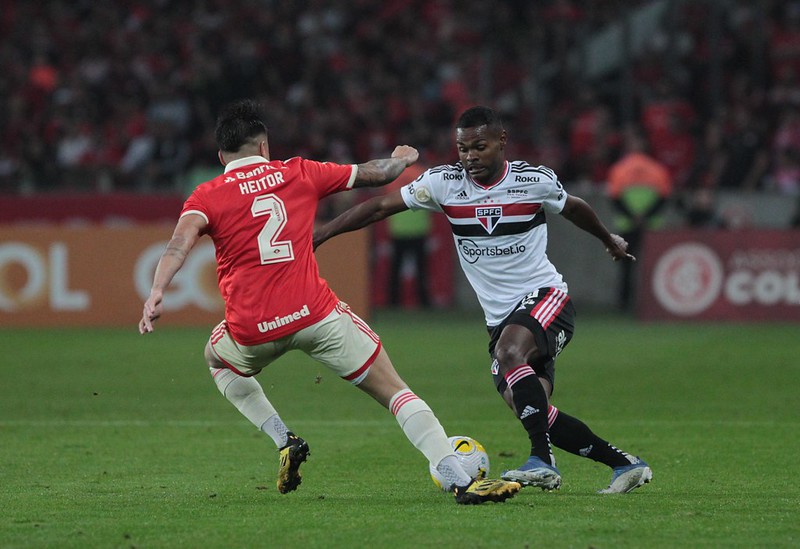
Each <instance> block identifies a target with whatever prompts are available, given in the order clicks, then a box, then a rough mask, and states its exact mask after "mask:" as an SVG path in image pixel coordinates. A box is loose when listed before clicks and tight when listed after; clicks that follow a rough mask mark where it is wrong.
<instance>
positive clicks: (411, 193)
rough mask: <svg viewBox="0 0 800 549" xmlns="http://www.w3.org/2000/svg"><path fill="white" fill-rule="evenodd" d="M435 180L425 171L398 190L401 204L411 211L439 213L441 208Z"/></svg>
mask: <svg viewBox="0 0 800 549" xmlns="http://www.w3.org/2000/svg"><path fill="white" fill-rule="evenodd" d="M437 190H438V189H437V186H436V179H434V177H432V176H431V174H430V173H429V172H428V171H426V172H425V173H423V174H422V175H420V176H419V177H418V178H416V179H415V180H414V181H412V182H411V183H409V184H408V185H405V186H404V187H401V188H400V195H401V196H402V197H403V202H405V203H406V206H408V208H409V209H411V210H431V211H433V212H441V211H442V206H441V205H440V199H439V197H438V196H437V194H436V193H437Z"/></svg>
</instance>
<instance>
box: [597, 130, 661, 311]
mask: <svg viewBox="0 0 800 549" xmlns="http://www.w3.org/2000/svg"><path fill="white" fill-rule="evenodd" d="M671 193H672V178H671V177H670V174H669V170H668V169H667V167H666V166H665V165H664V164H662V163H660V162H659V161H658V160H656V159H655V158H653V157H652V156H651V155H650V154H648V152H647V143H646V140H645V137H644V135H643V134H642V132H641V131H640V130H639V128H634V127H629V128H627V129H626V131H625V152H624V154H623V156H622V158H620V159H619V160H618V161H617V162H615V163H614V164H613V165H612V166H611V169H610V170H609V173H608V195H609V197H610V198H611V200H612V201H613V204H614V207H615V209H616V212H617V216H616V219H615V225H616V231H617V232H618V233H619V234H620V236H622V237H623V238H624V239H625V240H627V241H628V252H629V253H630V254H632V255H634V256H636V255H637V254H638V253H639V252H640V250H641V241H642V236H643V235H644V233H645V231H648V230H652V229H657V228H659V227H660V226H661V225H662V224H663V217H662V216H661V214H662V210H663V208H664V206H665V205H666V200H667V198H668V197H669V196H670V194H671ZM634 265H635V263H634V262H632V261H623V262H621V266H622V280H621V283H620V289H619V305H620V309H622V310H628V309H629V308H630V307H631V305H632V299H633V296H634V290H635V289H634V287H633V285H634Z"/></svg>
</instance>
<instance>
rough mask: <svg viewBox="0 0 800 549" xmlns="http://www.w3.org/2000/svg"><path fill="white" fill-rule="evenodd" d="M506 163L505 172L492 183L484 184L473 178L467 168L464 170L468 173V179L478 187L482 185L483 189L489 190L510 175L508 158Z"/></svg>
mask: <svg viewBox="0 0 800 549" xmlns="http://www.w3.org/2000/svg"><path fill="white" fill-rule="evenodd" d="M504 164H505V167H504V169H503V173H502V174H501V175H500V177H498V178H497V180H496V181H494V182H493V183H490V184H488V185H484V184H483V183H478V182H477V181H475V180H474V179H472V176H470V175H469V173H468V172H467V171H466V170H464V173H465V174H466V176H467V179H469V180H470V181H471V182H472V184H473V185H476V186H478V187H480V188H481V189H484V190H489V189H491V188H492V187H495V186H497V185H499V184H500V183H501V182H502V181H503V179H505V178H506V176H507V175H508V170H509V164H508V160H506V161H505V162H504Z"/></svg>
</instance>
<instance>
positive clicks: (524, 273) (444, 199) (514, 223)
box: [401, 161, 567, 326]
mask: <svg viewBox="0 0 800 549" xmlns="http://www.w3.org/2000/svg"><path fill="white" fill-rule="evenodd" d="M401 193H402V196H403V200H404V201H405V203H406V205H407V206H408V207H409V208H411V209H412V210H415V209H426V210H432V211H438V212H443V213H444V214H445V215H446V216H447V220H448V221H449V222H450V228H451V230H452V231H453V240H454V242H455V245H456V250H457V251H458V259H459V261H460V262H461V268H462V269H463V270H464V274H465V275H466V277H467V280H468V281H469V283H470V284H471V285H472V288H473V290H475V293H476V294H477V296H478V301H479V302H480V304H481V307H483V311H484V314H485V316H486V324H487V325H488V326H496V325H497V324H499V323H500V322H502V321H503V319H504V318H505V317H506V316H508V315H509V313H511V311H512V310H513V309H514V306H515V305H516V304H517V303H519V301H520V300H521V299H522V298H523V297H524V296H525V295H526V294H527V293H529V292H531V291H533V290H536V289H538V288H543V287H549V286H552V287H555V288H559V289H561V290H563V291H565V292H566V291H567V285H566V283H565V282H564V280H563V278H562V277H561V274H559V272H558V271H557V270H556V268H555V267H554V266H553V264H552V263H551V262H550V260H549V259H548V258H547V223H546V218H545V212H548V213H559V212H561V210H562V209H563V208H564V203H565V202H566V200H567V193H566V191H565V190H564V187H563V186H562V185H561V183H560V182H559V181H558V177H557V176H556V174H555V173H554V172H553V170H551V169H550V168H547V167H544V166H532V165H530V164H528V163H527V162H523V161H512V162H506V165H505V170H504V172H503V174H502V175H501V176H500V178H499V179H498V180H497V181H496V182H495V183H493V184H492V185H489V186H484V185H481V184H479V183H477V182H475V181H474V180H472V178H471V177H470V176H469V174H467V172H466V171H465V170H464V168H463V167H462V165H461V164H460V163H456V164H452V165H443V166H437V167H435V168H431V169H429V170H427V171H426V172H425V173H423V174H422V175H421V176H419V177H418V178H417V179H416V180H415V181H413V182H412V183H410V184H408V185H406V186H405V187H403V188H402V189H401Z"/></svg>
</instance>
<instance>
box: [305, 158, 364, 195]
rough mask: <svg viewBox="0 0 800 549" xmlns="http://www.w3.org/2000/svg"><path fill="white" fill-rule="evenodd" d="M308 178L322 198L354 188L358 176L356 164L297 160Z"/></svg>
mask: <svg viewBox="0 0 800 549" xmlns="http://www.w3.org/2000/svg"><path fill="white" fill-rule="evenodd" d="M297 161H299V162H300V163H301V168H302V170H303V173H304V174H305V176H306V178H307V179H308V180H309V181H311V182H312V184H313V185H314V187H316V189H317V192H318V193H319V196H320V197H323V196H328V195H329V194H333V193H337V192H340V191H348V190H350V189H352V188H353V183H355V181H356V175H358V166H357V165H356V164H335V163H333V162H317V161H315V160H306V159H299V158H298V159H297Z"/></svg>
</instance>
